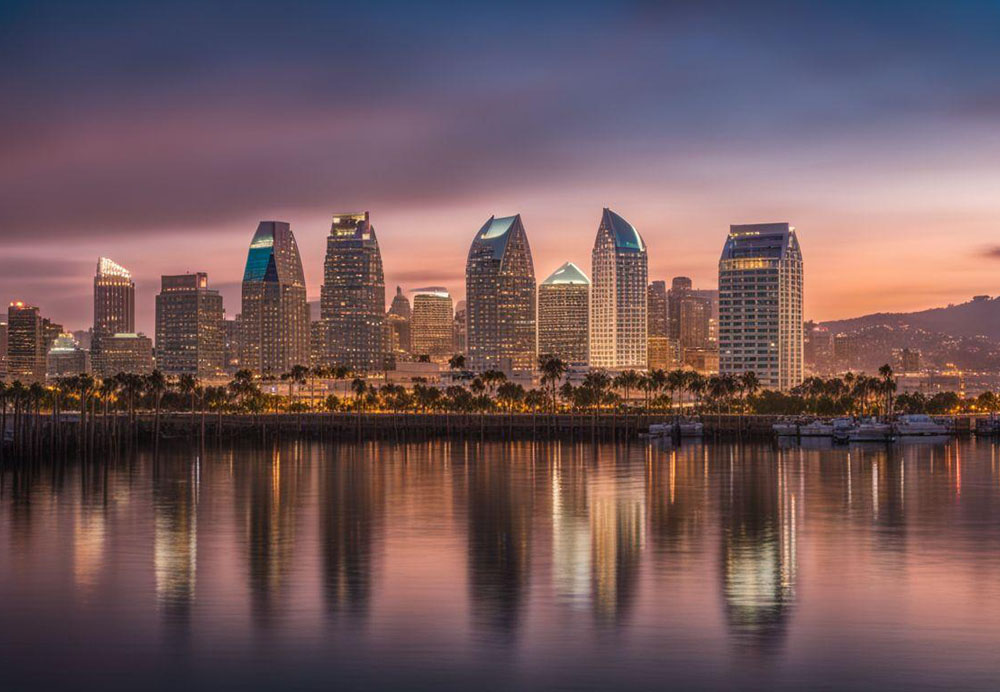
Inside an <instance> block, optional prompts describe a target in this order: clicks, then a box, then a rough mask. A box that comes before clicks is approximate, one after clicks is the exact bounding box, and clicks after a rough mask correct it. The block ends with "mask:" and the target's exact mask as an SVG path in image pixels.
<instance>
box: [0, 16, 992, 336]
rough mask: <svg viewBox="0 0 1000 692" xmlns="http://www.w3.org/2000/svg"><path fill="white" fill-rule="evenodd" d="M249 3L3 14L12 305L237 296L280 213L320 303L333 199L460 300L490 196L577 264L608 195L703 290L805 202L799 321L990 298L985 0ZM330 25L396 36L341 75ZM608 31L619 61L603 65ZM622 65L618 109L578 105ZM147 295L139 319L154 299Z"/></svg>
mask: <svg viewBox="0 0 1000 692" xmlns="http://www.w3.org/2000/svg"><path fill="white" fill-rule="evenodd" d="M251 5H252V6H253V7H255V8H256V10H255V11H252V12H247V13H246V15H245V16H244V18H243V20H242V23H241V24H240V25H238V26H231V27H229V28H228V29H227V30H226V31H225V32H215V31H213V27H221V26H223V25H225V21H226V15H225V13H223V12H221V11H219V10H217V9H211V8H201V9H198V8H196V6H195V5H190V4H189V5H185V4H184V3H181V6H182V7H185V8H186V9H185V10H183V11H179V12H178V13H177V14H175V15H169V14H167V15H164V16H160V15H154V14H151V13H150V12H149V11H148V10H147V9H146V8H132V10H131V11H127V12H126V11H124V10H122V11H119V10H118V9H116V7H115V5H114V3H112V4H111V5H108V6H102V7H101V8H100V9H96V8H93V9H88V8H86V7H72V6H69V7H62V6H60V5H59V3H52V4H47V5H46V7H41V8H34V10H33V11H31V12H28V11H18V10H17V9H13V8H16V7H17V3H13V4H12V5H9V7H11V8H12V9H10V10H9V11H7V12H6V13H5V15H4V19H5V21H4V30H5V32H6V33H5V35H6V36H9V37H10V40H8V41H7V46H8V53H7V55H6V56H5V57H6V59H5V61H4V64H3V65H2V66H0V77H2V78H3V80H4V83H5V85H7V87H8V91H7V93H8V94H9V95H10V102H11V103H16V104H18V107H17V108H15V109H12V111H11V112H10V113H8V114H5V116H4V117H3V124H4V127H3V128H0V133H2V134H0V137H2V140H0V141H2V142H3V144H4V145H5V147H4V148H5V151H6V152H7V156H5V157H4V161H3V162H2V163H0V180H3V181H4V185H2V186H0V229H2V231H0V254H2V256H4V257H5V260H6V262H5V268H6V269H7V270H8V271H6V272H5V273H4V276H2V277H0V299H2V300H6V301H8V302H9V300H12V299H20V300H25V301H29V302H31V303H33V304H38V305H42V306H45V307H46V310H47V311H48V313H49V314H51V315H52V316H53V319H55V320H57V321H62V322H64V323H70V319H71V318H72V317H73V316H74V315H77V314H83V313H84V312H85V307H86V305H87V303H88V302H89V301H90V295H89V291H88V290H87V289H86V288H85V283H86V282H87V281H88V279H89V275H90V273H91V271H92V263H93V258H95V257H97V256H100V255H102V254H108V253H109V252H110V253H111V254H113V256H114V257H115V259H116V261H118V262H120V263H122V264H123V266H126V267H129V268H130V270H131V271H132V272H133V274H134V275H135V276H136V277H137V291H138V293H139V295H141V296H146V297H149V296H152V295H154V294H155V292H156V288H157V285H158V277H159V276H161V275H163V274H178V273H183V272H185V271H205V272H207V273H208V274H209V275H210V276H212V277H214V281H215V285H216V286H217V287H218V288H219V290H220V292H221V293H222V294H223V296H224V297H225V300H226V304H227V305H230V306H232V305H235V304H236V303H235V302H234V299H235V297H236V296H237V295H238V293H239V288H238V284H239V275H240V269H241V262H240V260H239V258H236V257H233V256H232V253H231V249H232V248H233V247H236V246H238V245H240V244H242V243H243V242H245V240H244V236H245V234H246V230H245V229H246V228H247V227H250V226H251V225H252V224H255V223H256V222H257V221H259V220H261V219H265V218H281V219H284V220H286V221H289V222H290V223H291V224H292V226H293V227H294V228H295V229H296V230H297V235H298V239H299V242H300V246H301V247H300V250H301V251H302V254H303V257H309V258H314V259H311V260H310V261H309V262H308V263H307V266H306V267H305V276H306V286H307V294H308V297H309V299H310V300H314V299H316V298H318V297H319V286H320V284H321V282H322V267H321V264H320V263H319V262H318V261H317V260H316V259H315V258H318V257H320V256H321V254H322V251H323V248H324V246H325V242H326V231H327V230H328V224H329V214H330V213H331V212H332V211H335V210H337V209H345V208H346V209H360V208H367V209H371V210H372V211H373V213H374V214H376V215H377V218H378V220H379V232H380V240H381V241H382V244H383V245H384V248H385V249H384V256H383V260H384V264H385V270H386V272H385V280H386V283H387V285H390V286H395V285H404V286H414V285H442V286H445V287H446V288H448V290H449V292H450V293H451V294H452V295H453V296H454V297H455V299H456V300H458V299H461V298H462V293H463V290H462V285H463V278H462V271H461V264H462V261H463V258H464V250H465V248H463V247H462V245H463V243H455V242H454V239H455V238H456V237H457V236H459V235H462V234H464V233H465V232H466V231H465V230H464V229H468V228H471V227H475V225H476V224H477V223H479V222H480V221H481V219H482V217H483V215H484V214H486V213H489V212H490V211H492V210H496V211H497V213H511V212H512V211H514V210H516V211H518V212H519V213H521V214H522V218H523V219H524V221H525V224H526V225H527V226H528V227H529V228H530V229H531V232H532V237H533V246H532V251H533V253H534V259H535V264H536V269H537V271H538V273H539V275H547V274H548V273H550V272H551V271H553V270H554V269H556V268H557V267H558V266H559V265H560V264H562V262H565V261H572V262H574V263H575V264H577V265H578V266H582V267H588V266H589V263H588V262H587V254H586V249H585V248H583V247H582V243H581V242H580V241H579V240H578V239H579V238H581V237H583V236H584V235H589V233H590V227H591V225H592V220H591V219H592V213H593V212H592V210H593V209H594V208H595V207H597V208H600V207H602V206H610V207H611V208H615V209H621V210H622V211H623V213H625V214H626V216H627V218H628V219H629V220H630V221H631V222H632V223H633V224H635V225H636V227H637V228H641V229H642V231H643V233H644V237H645V239H646V241H647V242H648V243H649V244H650V247H652V248H654V252H653V253H651V257H650V266H649V274H650V276H651V277H657V278H669V277H671V276H675V275H680V274H683V275H689V276H691V278H692V279H693V281H694V283H695V284H696V285H699V286H708V285H711V284H712V283H714V282H713V277H714V274H715V269H714V267H715V261H716V259H717V254H718V248H717V243H716V241H715V234H716V233H717V232H721V231H722V230H723V229H725V228H727V227H728V226H729V225H730V224H732V223H755V222H766V221H769V220H771V219H786V218H787V219H794V220H795V223H796V224H797V225H798V226H799V227H800V228H803V229H808V231H809V238H808V243H807V248H806V249H807V251H808V253H809V255H810V256H811V257H813V258H814V261H813V263H812V265H811V275H810V281H811V286H810V288H809V290H808V291H807V293H806V305H805V314H806V315H807V317H809V318H811V319H816V320H828V319H835V318H843V317H850V316H853V315H858V314H863V313H868V312H878V311H908V310H912V309H918V308H925V307H931V306H935V305H944V304H947V303H949V302H960V301H962V300H965V299H967V298H968V297H970V296H972V295H976V294H981V293H987V294H995V293H996V292H997V291H996V290H995V289H994V288H993V286H994V285H995V282H994V279H993V275H994V274H995V271H996V268H997V262H998V259H997V257H998V253H997V252H996V245H997V241H996V239H995V237H994V235H995V233H994V228H995V219H996V218H997V216H998V215H1000V201H998V200H997V199H996V197H995V195H994V194H993V190H995V189H996V186H997V173H996V171H995V166H994V164H993V162H994V161H995V160H996V154H997V149H998V148H1000V138H998V137H997V136H996V135H997V126H996V118H995V117H994V111H995V108H994V106H993V101H992V100H991V99H990V98H988V97H986V96H984V94H991V93H992V88H991V87H990V86H989V83H988V77H987V76H986V75H984V74H983V70H982V69H981V66H982V65H985V64H991V63H992V62H994V61H995V59H996V57H997V55H998V53H1000V48H998V46H997V42H996V41H995V39H994V38H993V37H992V33H991V32H990V30H989V29H990V27H992V26H993V21H992V20H993V19H995V18H996V14H997V12H998V10H997V9H996V8H990V7H987V6H984V5H981V4H976V5H973V4H971V3H970V4H966V3H963V4H961V6H953V7H947V8H935V10H933V11H932V10H931V9H930V8H929V7H926V6H923V5H920V6H918V5H916V4H912V3H911V4H908V5H903V4H897V3H885V4H881V3H880V6H879V7H868V6H863V5H859V4H858V3H846V4H843V3H840V4H838V5H837V6H833V5H832V4H830V5H829V6H825V7H819V6H810V7H808V8H805V7H802V8H796V10H795V11H792V12H780V13H778V12H767V11H764V10H760V9H759V8H758V9H757V10H752V9H751V8H748V7H741V6H739V5H733V7H731V8H729V9H728V10H727V11H726V12H719V13H713V12H712V10H711V9H710V8H704V9H701V8H687V9H680V8H665V9H662V10H658V9H654V8H652V7H650V6H642V5H622V6H618V7H600V6H592V5H587V6H586V7H578V8H573V9H572V11H570V10H569V9H568V8H546V9H545V10H541V9H537V8H536V9H534V10H533V11H532V12H531V13H530V14H529V13H528V12H526V11H525V10H521V9H517V8H507V9H506V10H505V11H504V12H493V13H490V12H488V11H487V10H485V9H476V8H468V9H464V10H462V11H458V12H455V13H448V12H445V11H443V10H440V9H437V8H432V9H427V10H425V11H424V12H423V13H422V14H420V15H414V14H411V13H410V12H411V11H409V10H406V9H405V8H396V9H395V10H394V11H393V12H385V11H380V10H379V9H378V8H369V9H353V10H343V9H342V10H340V12H339V13H338V12H335V11H333V10H331V9H327V8H322V7H315V8H300V9H299V11H298V12H284V11H279V10H274V11H272V10H268V9H266V8H263V7H261V6H258V5H256V4H254V3H251ZM98 13H99V14H98ZM723 17H724V18H723ZM98 18H99V21H97V19H98ZM345 21H347V22H350V23H351V26H353V27H354V28H355V30H357V31H358V32H359V33H364V34H365V35H368V36H370V37H371V39H372V40H373V41H378V42H379V43H380V45H383V46H391V47H392V48H391V50H389V52H388V53H387V54H386V55H385V56H384V57H383V58H382V59H380V60H377V61H368V62H366V63H365V64H364V66H363V67H362V68H360V69H359V70H357V71H351V70H346V71H345V70H340V69H339V66H341V65H343V64H345V61H347V64H351V63H350V60H351V58H352V57H353V55H352V51H350V50H349V49H348V48H347V47H345V46H340V45H331V42H329V41H327V40H326V36H327V35H328V30H329V27H330V26H331V24H332V25H335V26H343V25H344V22H345ZM484 25H488V26H491V27H493V28H494V30H493V31H491V32H489V36H488V37H484V36H483V35H482V34H483V32H482V31H481V30H479V29H480V28H481V27H482V26H484ZM503 29H510V31H503ZM270 31H276V32H278V33H279V35H282V36H288V37H294V39H293V40H290V41H286V44H293V45H291V46H287V45H286V48H285V50H283V52H282V59H281V60H280V61H274V60H272V59H271V58H270V57H269V56H267V55H266V54H264V53H262V52H260V51H258V50H257V48H256V47H257V46H259V42H258V41H257V40H256V39H257V38H258V37H259V35H260V34H261V33H264V32H270ZM220 33H221V34H222V36H221V37H220V35H218V34H220ZM179 34H183V35H185V36H186V41H185V43H184V45H183V46H178V45H177V44H176V42H175V41H174V40H173V38H174V37H175V36H177V35H179ZM504 34H509V35H512V36H513V38H510V39H506V40H504V39H501V38H500V37H501V36H503V35H504ZM134 36H145V39H144V40H143V41H142V42H136V41H134V40H132V39H131V38H127V37H134ZM539 37H545V40H544V41H542V40H539ZM596 38H599V39H600V40H601V41H602V42H606V41H610V42H614V43H616V44H617V45H622V46H628V50H623V51H616V52H615V53H614V54H613V55H612V56H609V57H608V58H606V59H604V58H602V59H601V60H597V58H596V56H595V55H593V54H592V53H591V51H589V50H588V49H587V48H586V47H585V46H587V45H593V44H594V42H595V41H594V39H596ZM588 39H590V40H588ZM511 41H513V42H514V46H520V45H524V46H529V45H530V46H533V49H532V50H530V51H523V52H522V51H517V50H512V49H511V48H512V45H511ZM400 64H406V65H407V67H408V71H407V79H405V80H401V79H399V78H398V71H397V70H396V69H395V67H394V66H396V65H400ZM868 66H874V67H873V68H872V69H866V68H867V67H868ZM612 84H613V85H614V88H615V90H616V93H617V95H618V98H619V103H622V104H627V107H624V108H616V109H613V111H614V113H613V114H612V113H611V112H608V113H604V112H598V111H595V110H594V109H589V108H585V107H581V106H582V104H587V103H590V102H591V99H592V98H593V94H594V93H595V92H596V91H597V90H598V89H601V88H607V87H608V86H610V85H612ZM332 93H336V94H343V93H355V94H358V95H359V98H357V99H342V98H333V97H330V96H329V94H332ZM261 99H271V100H272V101H274V102H280V103H283V104H287V106H288V107H287V108H282V109H277V110H275V111H274V112H265V111H263V110H262V109H261V108H260V107H259V105H258V104H259V103H260V102H261ZM515 104H516V105H515ZM28 114H30V117H27V116H28ZM344 160H351V161H352V162H353V165H352V166H344V165H343V163H342V162H343V161H344ZM264 171H268V174H266V175H265V174H264V173H263V172H264ZM578 246H580V247H578ZM567 247H570V248H572V252H566V248H567ZM668 247H669V248H675V249H674V250H672V251H671V252H656V251H655V249H656V248H668ZM192 248H197V253H196V254H195V255H193V253H192V252H191V250H192ZM859 248H863V249H864V251H859ZM886 256H889V257H893V258H894V259H896V260H897V261H896V262H893V263H891V266H885V262H883V258H884V257H886ZM194 257H197V258H198V259H197V261H195V260H194ZM820 258H822V259H821V260H820ZM914 269H916V271H914ZM846 275H850V276H851V277H852V278H851V280H850V281H844V280H842V279H843V277H844V276H846ZM931 275H933V277H934V280H933V281H929V280H928V278H927V277H929V276H931ZM137 313H138V314H137V320H138V327H137V328H138V329H140V330H142V331H145V332H146V333H150V332H151V331H152V326H153V306H152V303H151V301H149V300H146V299H143V300H142V301H141V304H140V305H139V307H138V310H137ZM229 313H230V315H231V314H233V311H232V310H230V311H229ZM73 326H84V325H83V324H82V323H76V324H74V325H73Z"/></svg>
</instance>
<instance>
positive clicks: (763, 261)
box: [719, 223, 805, 390]
mask: <svg viewBox="0 0 1000 692" xmlns="http://www.w3.org/2000/svg"><path fill="white" fill-rule="evenodd" d="M802 283H803V270H802V251H801V249H800V248H799V241H798V238H797V236H796V235H795V228H794V227H792V226H790V225H789V224H787V223H761V224H749V225H741V226H730V227H729V237H728V238H727V239H726V244H725V246H724V247H723V250H722V257H721V258H720V259H719V372H720V373H722V374H735V375H738V374H742V373H744V372H754V373H755V374H756V375H757V378H758V379H759V380H760V383H761V385H762V386H763V387H765V388H768V389H780V390H788V389H791V388H792V387H794V386H796V385H797V384H799V383H800V382H802V378H803V376H804V365H805V363H804V359H803V353H802V351H803V321H802Z"/></svg>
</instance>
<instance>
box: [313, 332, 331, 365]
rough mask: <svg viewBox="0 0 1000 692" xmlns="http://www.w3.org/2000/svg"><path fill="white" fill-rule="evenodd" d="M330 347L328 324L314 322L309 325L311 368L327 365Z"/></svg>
mask: <svg viewBox="0 0 1000 692" xmlns="http://www.w3.org/2000/svg"><path fill="white" fill-rule="evenodd" d="M328 346H329V340H328V339H327V335H326V322H324V321H323V320H312V321H311V322H310V323H309V367H311V368H315V367H318V366H325V365H326V360H327V350H328Z"/></svg>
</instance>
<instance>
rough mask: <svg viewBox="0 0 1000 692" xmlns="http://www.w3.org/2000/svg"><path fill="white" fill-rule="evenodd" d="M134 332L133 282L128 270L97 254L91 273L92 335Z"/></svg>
mask: <svg viewBox="0 0 1000 692" xmlns="http://www.w3.org/2000/svg"><path fill="white" fill-rule="evenodd" d="M134 331H135V282H133V281H132V274H131V272H129V270H128V269H126V268H125V267H123V266H121V265H120V264H118V263H117V262H114V261H113V260H110V259H108V258H107V257H101V258H99V259H98V260H97V274H95V276H94V334H100V335H109V334H119V333H128V332H134Z"/></svg>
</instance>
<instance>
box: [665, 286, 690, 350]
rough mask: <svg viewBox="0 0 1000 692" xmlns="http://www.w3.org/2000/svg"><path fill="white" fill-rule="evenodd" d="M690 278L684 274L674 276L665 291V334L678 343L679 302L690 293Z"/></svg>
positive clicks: (679, 332) (679, 331) (679, 326)
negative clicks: (668, 288) (667, 289)
mask: <svg viewBox="0 0 1000 692" xmlns="http://www.w3.org/2000/svg"><path fill="white" fill-rule="evenodd" d="M691 285H692V284H691V279H689V278H688V277H686V276H675V277H674V278H673V280H672V281H671V282H670V290H669V291H667V336H669V337H670V338H671V339H674V340H675V341H677V343H680V340H681V302H682V301H683V299H684V297H686V296H687V295H689V294H690V293H691Z"/></svg>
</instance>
